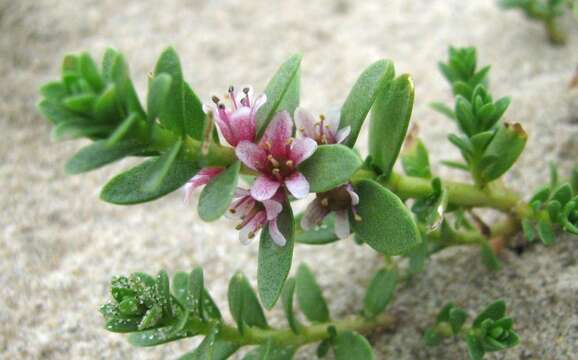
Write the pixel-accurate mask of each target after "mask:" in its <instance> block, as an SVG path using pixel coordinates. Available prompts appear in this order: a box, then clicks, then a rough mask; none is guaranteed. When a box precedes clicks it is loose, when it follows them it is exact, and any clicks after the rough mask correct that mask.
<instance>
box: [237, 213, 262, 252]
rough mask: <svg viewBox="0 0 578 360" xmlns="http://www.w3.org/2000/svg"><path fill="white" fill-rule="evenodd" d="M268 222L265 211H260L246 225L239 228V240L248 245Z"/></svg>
mask: <svg viewBox="0 0 578 360" xmlns="http://www.w3.org/2000/svg"><path fill="white" fill-rule="evenodd" d="M265 222H266V215H265V212H263V211H262V212H259V213H257V215H255V216H254V217H253V218H252V219H251V221H249V222H248V223H247V224H245V226H243V227H242V228H241V230H239V240H240V241H241V244H243V245H248V244H249V243H250V242H251V240H253V239H254V238H255V234H256V233H257V231H259V229H261V227H262V226H263V225H264V224H265Z"/></svg>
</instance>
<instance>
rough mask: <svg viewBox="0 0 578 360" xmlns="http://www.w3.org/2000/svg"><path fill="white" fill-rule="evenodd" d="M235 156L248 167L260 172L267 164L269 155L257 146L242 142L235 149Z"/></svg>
mask: <svg viewBox="0 0 578 360" xmlns="http://www.w3.org/2000/svg"><path fill="white" fill-rule="evenodd" d="M235 154H236V155H237V157H238V158H239V160H241V161H242V162H243V164H245V165H246V166H247V167H249V168H251V169H253V170H256V171H259V169H261V168H263V166H265V164H266V162H267V153H266V152H265V150H263V149H262V148H260V147H259V146H258V145H257V144H254V143H252V142H250V141H241V142H240V143H239V144H237V147H236V148H235Z"/></svg>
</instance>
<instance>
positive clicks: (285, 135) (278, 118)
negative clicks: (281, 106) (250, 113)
mask: <svg viewBox="0 0 578 360" xmlns="http://www.w3.org/2000/svg"><path fill="white" fill-rule="evenodd" d="M292 133H293V120H291V116H290V115H289V113H288V112H287V111H282V112H278V113H277V114H275V117H274V118H273V120H271V122H270V123H269V125H268V126H267V129H266V130H265V133H264V134H263V138H261V144H268V145H270V146H271V154H273V156H274V157H287V149H288V146H287V145H288V141H289V139H290V138H291V135H292Z"/></svg>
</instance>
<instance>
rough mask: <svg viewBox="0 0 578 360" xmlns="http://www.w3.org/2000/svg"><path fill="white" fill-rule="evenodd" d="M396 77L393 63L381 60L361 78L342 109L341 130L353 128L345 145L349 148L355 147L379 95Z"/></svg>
mask: <svg viewBox="0 0 578 360" xmlns="http://www.w3.org/2000/svg"><path fill="white" fill-rule="evenodd" d="M394 76H395V70H394V67H393V63H392V62H391V61H389V60H379V61H377V62H375V63H373V64H371V65H370V66H369V67H368V68H367V69H365V70H364V71H363V73H362V74H361V75H360V76H359V78H358V79H357V81H356V82H355V84H354V85H353V88H351V91H350V92H349V95H347V99H345V102H344V103H343V106H342V107H341V113H340V119H339V128H340V129H342V128H345V127H347V126H351V133H350V134H349V136H348V137H347V139H346V141H345V145H347V146H349V147H353V145H355V142H356V141H357V137H358V135H359V131H360V130H361V126H362V125H363V121H364V120H365V118H366V117H367V114H368V113H369V110H370V109H371V107H372V106H373V104H374V102H375V100H376V98H377V94H378V93H379V92H380V91H381V90H382V89H383V88H384V86H385V85H386V84H387V82H389V81H390V80H391V79H393V77H394Z"/></svg>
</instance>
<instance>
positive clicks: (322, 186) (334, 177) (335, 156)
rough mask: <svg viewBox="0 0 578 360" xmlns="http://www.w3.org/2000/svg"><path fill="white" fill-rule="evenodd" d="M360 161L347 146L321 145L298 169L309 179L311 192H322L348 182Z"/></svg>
mask: <svg viewBox="0 0 578 360" xmlns="http://www.w3.org/2000/svg"><path fill="white" fill-rule="evenodd" d="M361 163H362V162H361V159H360V158H359V156H358V155H357V154H356V153H355V152H353V150H351V149H349V148H348V147H347V146H343V145H321V146H319V147H317V150H316V151H315V153H314V154H313V155H312V156H311V157H310V158H309V159H307V160H305V161H304V162H303V163H301V164H300V165H299V170H300V171H301V172H302V173H303V175H305V177H306V178H307V181H309V187H310V191H311V192H324V191H328V190H331V189H333V188H335V187H337V186H339V185H343V184H345V183H346V182H348V181H349V179H350V178H351V176H352V175H353V174H354V173H355V171H356V170H357V169H358V168H359V167H360V166H361ZM328 174H331V176H328Z"/></svg>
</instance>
